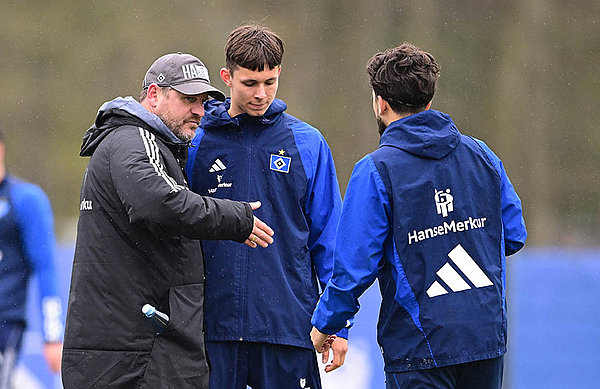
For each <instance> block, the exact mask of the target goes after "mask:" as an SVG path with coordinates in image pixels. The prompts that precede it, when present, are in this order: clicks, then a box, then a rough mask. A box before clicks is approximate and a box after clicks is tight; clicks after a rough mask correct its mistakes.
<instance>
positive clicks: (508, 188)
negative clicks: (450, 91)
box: [476, 139, 527, 255]
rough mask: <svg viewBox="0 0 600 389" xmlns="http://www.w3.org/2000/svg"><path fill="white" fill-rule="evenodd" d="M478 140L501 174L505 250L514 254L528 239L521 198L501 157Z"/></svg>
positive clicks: (509, 253) (508, 253) (507, 253)
mask: <svg viewBox="0 0 600 389" xmlns="http://www.w3.org/2000/svg"><path fill="white" fill-rule="evenodd" d="M476 141H477V143H479V145H480V146H481V147H482V148H483V150H484V151H485V153H486V154H487V155H488V157H489V158H490V160H491V162H492V165H494V168H495V169H496V171H497V172H498V174H499V175H500V182H501V184H500V185H501V187H500V191H501V202H502V229H503V234H504V250H505V253H506V255H512V254H515V253H516V252H517V251H519V250H520V249H521V248H522V247H523V246H524V245H525V240H526V239H527V230H526V229H525V220H524V219H523V208H522V207H521V199H520V198H519V195H517V192H516V191H515V188H514V187H513V185H512V183H511V182H510V179H509V178H508V175H507V174H506V171H505V170H504V166H503V165H502V161H501V160H500V158H498V156H497V155H496V154H494V152H493V151H492V150H491V149H490V148H489V147H488V146H487V145H486V144H485V143H484V142H482V141H480V140H477V139H476Z"/></svg>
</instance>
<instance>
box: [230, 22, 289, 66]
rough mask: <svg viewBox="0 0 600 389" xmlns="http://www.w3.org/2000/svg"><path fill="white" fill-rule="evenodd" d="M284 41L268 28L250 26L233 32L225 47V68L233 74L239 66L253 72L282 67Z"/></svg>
mask: <svg viewBox="0 0 600 389" xmlns="http://www.w3.org/2000/svg"><path fill="white" fill-rule="evenodd" d="M282 59H283V41H282V40H281V38H280V37H279V36H277V34H275V33H274V32H272V31H271V30H269V29H268V28H267V27H264V26H259V25H254V24H252V25H251V24H249V25H245V26H241V27H238V28H236V29H235V30H233V31H232V32H231V33H230V34H229V37H228V38H227V44H226V45H225V66H227V69H229V71H231V72H233V71H234V70H235V69H237V68H238V66H241V67H243V68H246V69H250V70H252V71H263V70H265V69H266V68H267V67H268V68H269V70H271V69H274V68H275V67H277V66H279V65H281V61H282Z"/></svg>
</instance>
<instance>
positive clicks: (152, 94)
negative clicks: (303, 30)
mask: <svg viewBox="0 0 600 389" xmlns="http://www.w3.org/2000/svg"><path fill="white" fill-rule="evenodd" d="M159 93H160V92H159V90H158V85H156V84H150V86H149V87H148V91H147V92H146V100H147V101H148V104H150V106H151V107H152V108H156V106H157V105H158V94H159Z"/></svg>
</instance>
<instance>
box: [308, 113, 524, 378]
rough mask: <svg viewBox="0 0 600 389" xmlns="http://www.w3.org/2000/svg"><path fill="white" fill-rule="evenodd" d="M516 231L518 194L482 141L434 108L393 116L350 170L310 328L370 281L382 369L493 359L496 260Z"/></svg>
mask: <svg viewBox="0 0 600 389" xmlns="http://www.w3.org/2000/svg"><path fill="white" fill-rule="evenodd" d="M526 235H527V233H526V230H525V223H524V221H523V216H522V211H521V201H520V199H519V197H518V196H517V194H516V192H515V190H514V188H513V186H512V184H511V183H510V181H509V179H508V177H507V175H506V172H505V171H504V168H503V166H502V163H501V162H500V159H499V158H498V157H497V156H496V155H495V154H494V153H493V152H492V151H491V150H490V149H489V148H488V147H487V146H486V145H485V144H484V143H483V142H481V141H479V140H476V139H473V138H471V137H468V136H465V135H461V134H460V133H459V131H458V129H457V128H456V126H455V125H454V123H453V122H452V120H451V119H450V117H449V116H447V115H445V114H443V113H441V112H438V111H434V110H428V111H424V112H421V113H418V114H415V115H410V116H407V117H405V118H402V119H400V120H397V121H395V122H393V123H391V124H390V125H389V126H388V128H387V129H386V131H385V132H384V134H383V136H382V138H381V142H380V146H379V149H377V150H376V151H374V152H372V153H371V154H369V155H367V156H365V157H364V158H363V159H361V160H360V161H359V162H358V163H357V164H356V165H355V168H354V171H353V173H352V176H351V178H350V181H349V183H348V188H347V191H346V195H345V198H344V206H343V210H342V216H341V220H340V226H339V228H338V231H337V235H336V243H335V254H334V257H335V262H334V272H333V277H332V279H331V280H330V281H329V282H328V284H327V287H326V289H325V291H324V293H323V296H322V298H321V300H320V302H319V304H318V305H317V308H316V310H315V313H314V315H313V318H312V323H313V324H314V325H315V326H316V327H317V328H318V329H319V330H320V331H321V332H324V333H329V334H331V333H335V332H336V331H338V330H339V329H340V328H342V327H343V326H344V324H345V322H346V320H347V319H349V318H350V317H352V316H353V315H354V314H355V313H356V312H357V311H358V309H359V304H358V297H359V296H360V295H361V294H362V293H363V292H364V291H365V290H366V289H367V288H368V287H369V286H370V285H371V284H372V283H373V282H374V280H375V278H376V277H377V278H378V280H379V286H380V289H381V294H382V299H383V301H382V306H381V311H380V317H379V324H378V342H379V344H380V346H381V348H382V352H383V356H384V360H385V365H386V367H385V369H386V371H387V372H401V371H407V370H419V369H428V368H434V367H438V366H447V365H453V364H458V363H465V362H470V361H476V360H482V359H488V358H494V357H497V356H500V355H503V354H504V353H505V349H506V302H505V277H506V265H505V255H511V254H514V253H515V252H517V251H518V250H519V249H520V248H521V247H522V246H523V244H524V242H525V238H526Z"/></svg>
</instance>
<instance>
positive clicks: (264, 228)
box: [252, 216, 275, 243]
mask: <svg viewBox="0 0 600 389" xmlns="http://www.w3.org/2000/svg"><path fill="white" fill-rule="evenodd" d="M254 226H255V228H258V232H259V233H261V234H263V235H265V238H267V235H268V237H271V236H273V234H275V232H274V231H273V229H272V228H271V227H269V226H268V225H267V223H265V222H263V221H262V220H260V219H259V218H257V217H256V216H254ZM252 232H254V231H252ZM261 238H262V236H261ZM272 240H273V239H271V242H270V243H273V242H272Z"/></svg>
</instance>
